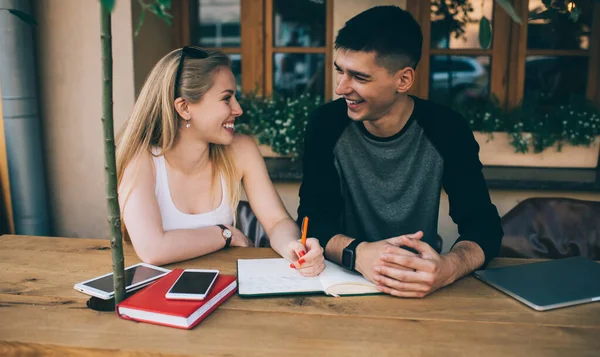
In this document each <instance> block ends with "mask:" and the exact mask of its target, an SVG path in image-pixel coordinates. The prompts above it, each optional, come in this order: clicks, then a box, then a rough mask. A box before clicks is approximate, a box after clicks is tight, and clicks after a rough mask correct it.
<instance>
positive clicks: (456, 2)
mask: <svg viewBox="0 0 600 357" xmlns="http://www.w3.org/2000/svg"><path fill="white" fill-rule="evenodd" d="M493 8H494V2H493V1H490V0H453V1H447V0H431V47H432V48H453V49H456V48H481V46H480V44H479V21H480V20H481V18H482V16H485V17H486V18H487V19H488V20H490V21H492V15H493Z"/></svg>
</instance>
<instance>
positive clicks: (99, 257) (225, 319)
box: [0, 235, 600, 357]
mask: <svg viewBox="0 0 600 357" xmlns="http://www.w3.org/2000/svg"><path fill="white" fill-rule="evenodd" d="M276 256H277V255H276V253H274V252H273V251H272V250H271V249H264V248H231V249H227V250H225V251H220V252H217V253H214V254H211V255H209V256H206V257H202V258H197V259H194V260H189V261H186V262H182V263H178V264H172V265H169V266H167V267H168V268H171V269H172V268H176V267H179V268H212V269H219V270H221V272H222V273H224V274H235V273H236V259H238V258H266V257H276ZM138 262H139V259H138V257H137V256H136V255H135V252H134V251H133V249H132V247H131V246H129V245H128V246H126V247H125V265H126V266H129V265H133V264H136V263H138ZM525 262H527V261H526V260H520V259H496V260H494V261H493V262H492V264H491V266H506V265H514V264H520V263H525ZM110 271H111V258H110V249H109V242H108V241H107V240H97V239H76V238H51V237H32V236H14V235H4V236H1V237H0V272H1V273H2V277H1V278H0V356H12V355H27V356H36V355H56V356H71V355H89V356H104V355H117V356H155V355H156V356H238V355H243V356H286V357H287V356H313V355H314V356H343V357H347V356H354V355H370V356H388V355H389V356H392V355H394V356H452V355H460V356H482V355H485V356H598V355H600V304H598V303H590V304H584V305H579V306H573V307H568V308H562V309H557V310H551V311H546V312H538V311H535V310H533V309H531V308H529V307H527V306H525V305H523V304H521V303H520V302H518V301H516V300H514V299H512V298H510V297H508V296H506V295H504V294H503V293H501V292H499V291H497V290H496V289H494V288H492V287H490V286H487V285H486V284H484V283H482V282H480V281H478V280H477V279H475V278H474V277H471V276H469V277H466V278H464V279H462V280H460V281H458V282H456V283H454V284H452V285H451V286H448V287H446V288H444V289H442V290H440V291H438V292H436V293H434V294H432V295H430V296H428V297H426V298H425V299H399V298H393V297H390V296H381V295H380V296H355V297H342V298H333V297H329V296H321V295H315V296H297V297H294V296H291V297H290V296H287V297H269V298H257V299H242V298H240V297H238V296H233V297H232V298H231V299H229V300H228V301H226V302H225V303H224V304H223V305H221V306H220V307H219V308H218V309H217V310H216V311H215V312H213V313H212V314H211V315H210V316H209V317H208V318H207V319H206V320H204V321H203V322H201V323H200V325H198V326H197V327H196V328H194V329H192V330H189V331H186V330H179V329H174V328H168V327H163V326H157V325H152V324H144V323H135V322H131V321H126V320H123V319H120V318H118V317H117V315H116V314H115V313H114V312H113V313H111V312H97V311H93V310H91V309H88V308H87V307H86V306H85V301H86V300H87V299H88V296H87V295H84V294H81V293H79V292H77V291H75V290H74V289H73V284H75V283H77V282H80V281H84V280H87V279H90V278H93V277H95V276H98V275H102V274H105V273H108V272H110Z"/></svg>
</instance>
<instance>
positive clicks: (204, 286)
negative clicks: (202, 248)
mask: <svg viewBox="0 0 600 357" xmlns="http://www.w3.org/2000/svg"><path fill="white" fill-rule="evenodd" d="M217 276H219V271H218V270H206V269H185V270H184V271H183V273H181V275H180V276H179V278H178V279H177V281H175V283H174V284H173V286H171V288H170V289H169V291H167V294H166V295H165V297H166V298H167V299H175V300H204V299H205V298H206V295H208V293H209V292H210V289H211V288H212V286H213V284H214V283H215V280H217Z"/></svg>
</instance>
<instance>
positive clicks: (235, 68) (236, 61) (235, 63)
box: [229, 54, 242, 92]
mask: <svg viewBox="0 0 600 357" xmlns="http://www.w3.org/2000/svg"><path fill="white" fill-rule="evenodd" d="M229 59H231V71H232V72H233V76H234V77H235V83H236V87H237V91H238V92H241V91H242V55H241V54H230V55H229Z"/></svg>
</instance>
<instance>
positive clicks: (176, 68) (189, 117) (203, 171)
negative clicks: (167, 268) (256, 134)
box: [117, 46, 324, 276]
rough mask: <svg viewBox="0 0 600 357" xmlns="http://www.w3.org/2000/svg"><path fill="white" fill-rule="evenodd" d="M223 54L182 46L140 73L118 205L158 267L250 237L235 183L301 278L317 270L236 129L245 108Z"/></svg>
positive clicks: (318, 252) (122, 144)
mask: <svg viewBox="0 0 600 357" xmlns="http://www.w3.org/2000/svg"><path fill="white" fill-rule="evenodd" d="M229 65H230V60H229V58H228V57H227V55H225V54H224V53H222V52H219V51H210V52H206V51H204V50H202V49H200V48H198V47H190V46H186V47H184V48H183V49H178V50H175V51H172V52H171V53H169V54H167V55H166V56H165V57H163V58H162V59H161V60H160V61H159V62H158V63H157V64H156V65H155V67H154V68H153V69H152V72H151V73H150V75H149V76H148V78H147V79H146V82H145V84H144V86H143V88H142V91H141V93H140V95H139V98H138V100H137V102H136V103H135V106H134V109H133V113H132V115H131V117H130V119H129V120H128V121H127V122H126V123H125V125H124V127H123V130H122V132H121V135H120V138H119V143H118V145H117V170H118V172H117V177H118V182H119V202H120V205H121V211H122V216H123V221H124V224H125V228H126V232H125V233H126V234H128V236H129V237H130V239H131V242H132V243H133V246H134V248H135V251H136V253H137V254H138V256H139V257H140V259H141V260H143V261H145V262H147V263H150V264H155V265H163V264H168V263H172V262H176V261H181V260H185V259H190V258H195V257H198V256H202V255H205V254H209V253H212V252H214V251H217V250H219V249H223V248H225V247H227V246H229V245H231V246H237V247H247V246H248V245H249V244H250V242H249V240H248V238H247V237H246V236H244V234H243V233H242V232H240V231H239V230H237V229H236V228H235V227H234V217H235V212H236V208H237V204H238V202H239V197H240V190H241V184H243V185H244V189H245V192H246V195H247V197H248V200H249V202H250V204H251V206H252V210H253V211H254V213H255V214H256V216H257V218H258V220H259V221H260V223H261V224H262V225H263V227H264V228H265V230H266V232H267V235H268V236H269V238H270V243H271V246H272V247H273V249H274V250H275V251H277V253H279V254H280V255H281V256H283V257H284V258H286V259H287V260H288V261H290V263H291V264H290V266H291V267H293V268H296V269H298V271H299V272H300V273H301V274H302V275H305V276H314V275H317V274H319V273H320V272H321V271H322V270H323V268H324V260H323V249H322V248H321V246H320V245H319V242H318V240H316V239H308V240H307V242H306V247H305V246H303V245H302V244H301V243H300V242H299V241H298V238H299V237H300V231H299V230H298V227H297V225H296V223H295V222H294V221H293V220H292V219H291V217H290V216H289V214H288V213H287V211H286V210H285V208H284V207H283V204H282V202H281V199H280V198H279V195H278V194H277V191H276V190H275V188H274V187H273V184H272V183H271V180H270V179H269V176H268V173H267V170H266V166H265V164H264V160H263V158H262V156H261V154H260V152H259V151H258V148H257V146H256V144H255V143H254V141H253V140H252V139H251V138H249V137H247V136H243V135H234V128H235V119H236V118H237V117H239V116H240V115H241V114H242V108H240V105H239V103H238V102H237V100H236V98H235V92H236V83H235V79H234V77H233V73H232V72H231V69H230V67H229Z"/></svg>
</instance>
